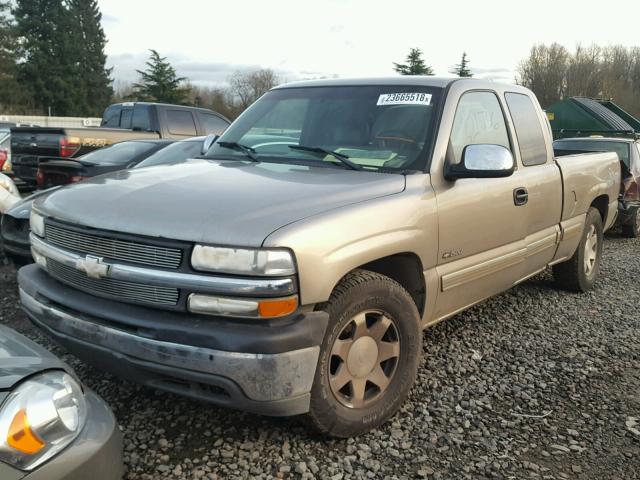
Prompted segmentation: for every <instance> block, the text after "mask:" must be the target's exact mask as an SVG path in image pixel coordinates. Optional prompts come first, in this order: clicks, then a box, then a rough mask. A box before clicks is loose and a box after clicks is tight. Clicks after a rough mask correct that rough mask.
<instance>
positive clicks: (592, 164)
mask: <svg viewBox="0 0 640 480" xmlns="http://www.w3.org/2000/svg"><path fill="white" fill-rule="evenodd" d="M555 161H556V163H557V164H558V167H559V168H560V172H561V174H562V185H563V192H564V195H563V205H562V221H563V222H564V221H568V220H570V219H572V218H575V217H577V216H579V215H583V214H585V213H586V212H587V210H588V209H589V206H590V205H591V203H592V202H593V199H594V198H602V199H603V200H602V201H603V202H604V205H605V206H604V208H606V209H607V214H606V216H605V218H606V220H605V222H604V223H605V224H604V229H605V230H607V229H608V228H610V227H611V225H613V222H614V221H615V217H616V209H617V204H618V193H619V189H620V161H619V160H618V155H617V154H615V153H611V152H604V153H580V154H574V155H564V156H561V157H556V159H555ZM605 197H606V201H605Z"/></svg>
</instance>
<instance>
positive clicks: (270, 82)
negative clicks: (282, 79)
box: [229, 68, 279, 111]
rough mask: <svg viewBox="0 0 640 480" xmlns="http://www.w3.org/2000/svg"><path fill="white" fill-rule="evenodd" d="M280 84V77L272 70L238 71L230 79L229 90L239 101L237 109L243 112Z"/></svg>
mask: <svg viewBox="0 0 640 480" xmlns="http://www.w3.org/2000/svg"><path fill="white" fill-rule="evenodd" d="M278 83H279V79H278V76H277V75H276V74H275V72H274V71H273V70H271V69H270V68H263V69H260V70H254V71H250V72H241V71H237V72H235V73H234V74H233V75H231V77H230V78H229V89H230V91H231V94H232V95H233V96H234V98H235V99H236V101H237V103H236V106H237V108H238V109H239V110H240V111H242V110H245V109H246V108H247V107H248V106H249V105H251V104H252V103H253V102H255V101H256V100H257V99H258V98H260V97H261V96H262V95H264V94H265V93H266V92H267V91H269V90H271V89H272V88H273V87H275V86H276V85H278Z"/></svg>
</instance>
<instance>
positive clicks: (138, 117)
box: [131, 105, 151, 132]
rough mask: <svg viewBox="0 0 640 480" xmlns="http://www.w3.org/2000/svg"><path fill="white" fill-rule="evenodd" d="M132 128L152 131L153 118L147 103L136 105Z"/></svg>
mask: <svg viewBox="0 0 640 480" xmlns="http://www.w3.org/2000/svg"><path fill="white" fill-rule="evenodd" d="M131 128H133V129H135V130H142V131H143V132H149V131H151V118H150V117H149V107H148V106H147V105H136V106H135V107H134V108H133V119H132V121H131Z"/></svg>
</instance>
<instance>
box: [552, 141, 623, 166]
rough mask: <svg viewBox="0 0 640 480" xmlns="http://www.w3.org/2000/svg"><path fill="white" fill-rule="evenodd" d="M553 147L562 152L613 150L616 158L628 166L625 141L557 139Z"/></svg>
mask: <svg viewBox="0 0 640 480" xmlns="http://www.w3.org/2000/svg"><path fill="white" fill-rule="evenodd" d="M553 149H554V150H560V151H562V152H563V153H565V154H567V153H574V152H575V153H580V152H584V153H588V152H615V153H617V154H618V158H619V159H620V160H622V162H623V163H624V164H625V165H626V166H627V167H629V144H628V143H626V142H615V141H608V140H606V141H603V140H557V141H555V142H553Z"/></svg>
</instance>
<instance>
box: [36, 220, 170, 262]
mask: <svg viewBox="0 0 640 480" xmlns="http://www.w3.org/2000/svg"><path fill="white" fill-rule="evenodd" d="M45 238H46V239H47V242H48V243H50V244H52V245H55V246H57V247H61V248H65V249H68V250H72V251H74V252H77V253H83V254H89V255H95V256H97V257H105V258H109V259H111V260H120V261H123V262H130V263H137V264H140V265H146V266H149V267H161V268H172V269H176V268H178V267H179V266H180V263H181V262H182V250H180V249H179V248H168V247H158V246H155V245H145V244H143V243H137V242H130V241H126V240H117V239H114V238H107V237H103V236H98V235H93V234H91V233H82V232H77V231H75V230H71V229H67V228H64V227H60V226H58V225H53V224H50V223H47V224H46V225H45Z"/></svg>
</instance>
